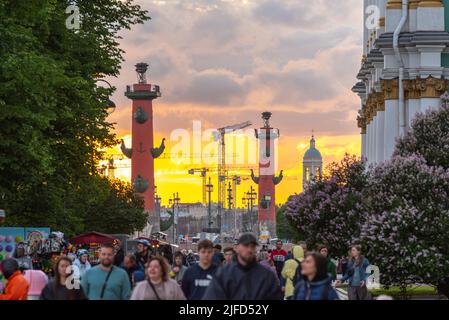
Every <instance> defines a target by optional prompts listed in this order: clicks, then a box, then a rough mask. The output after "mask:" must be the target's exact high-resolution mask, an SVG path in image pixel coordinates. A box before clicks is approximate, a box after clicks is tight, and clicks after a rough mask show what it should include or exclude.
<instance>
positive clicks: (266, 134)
mask: <svg viewBox="0 0 449 320" xmlns="http://www.w3.org/2000/svg"><path fill="white" fill-rule="evenodd" d="M270 118H271V112H264V113H262V119H263V122H264V126H263V127H262V128H260V129H256V130H255V133H256V138H257V139H259V177H256V176H255V175H254V172H253V171H252V170H251V177H252V179H253V181H254V182H255V183H256V184H258V185H259V197H258V203H259V210H258V216H259V218H258V223H259V232H261V231H263V230H268V231H269V232H270V236H271V237H275V236H276V188H275V186H276V185H277V184H279V183H280V182H281V180H282V178H283V175H282V170H281V172H280V174H279V176H278V177H276V168H277V163H276V159H277V158H276V155H275V151H276V150H275V140H276V139H278V138H279V129H273V128H272V127H271V126H270V123H269V120H270Z"/></svg>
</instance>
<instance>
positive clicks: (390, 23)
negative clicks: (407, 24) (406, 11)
mask: <svg viewBox="0 0 449 320" xmlns="http://www.w3.org/2000/svg"><path fill="white" fill-rule="evenodd" d="M401 17H402V0H388V2H387V12H386V15H385V32H394V30H395V29H396V27H397V26H398V24H399V21H400V20H401Z"/></svg>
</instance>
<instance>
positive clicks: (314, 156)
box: [303, 136, 323, 161]
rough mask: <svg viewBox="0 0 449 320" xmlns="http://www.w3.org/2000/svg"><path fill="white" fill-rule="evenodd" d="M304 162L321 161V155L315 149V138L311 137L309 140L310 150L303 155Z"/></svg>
mask: <svg viewBox="0 0 449 320" xmlns="http://www.w3.org/2000/svg"><path fill="white" fill-rule="evenodd" d="M303 159H304V160H318V161H322V159H323V158H322V157H321V153H320V152H319V151H318V149H317V148H315V137H314V136H312V139H310V148H309V149H308V150H307V151H306V153H305V154H304V158H303Z"/></svg>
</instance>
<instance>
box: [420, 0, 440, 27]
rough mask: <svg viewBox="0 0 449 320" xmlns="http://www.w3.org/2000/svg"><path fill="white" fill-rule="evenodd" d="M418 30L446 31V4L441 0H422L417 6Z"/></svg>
mask: <svg viewBox="0 0 449 320" xmlns="http://www.w3.org/2000/svg"><path fill="white" fill-rule="evenodd" d="M417 30H418V31H444V5H443V2H442V1H441V0H420V1H419V3H418V8H417Z"/></svg>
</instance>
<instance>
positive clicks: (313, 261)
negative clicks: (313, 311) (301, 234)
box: [294, 252, 339, 300]
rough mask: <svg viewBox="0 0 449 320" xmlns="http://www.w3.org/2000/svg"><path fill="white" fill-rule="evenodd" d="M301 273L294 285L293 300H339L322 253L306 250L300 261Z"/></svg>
mask: <svg viewBox="0 0 449 320" xmlns="http://www.w3.org/2000/svg"><path fill="white" fill-rule="evenodd" d="M301 275H302V279H301V281H299V283H298V284H296V286H295V293H294V300H339V297H338V294H337V291H335V289H334V288H333V287H332V276H331V275H330V274H329V273H328V272H327V260H326V258H325V257H324V256H323V255H322V254H320V253H318V252H308V253H307V254H306V256H305V258H304V260H303V261H302V263H301Z"/></svg>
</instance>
